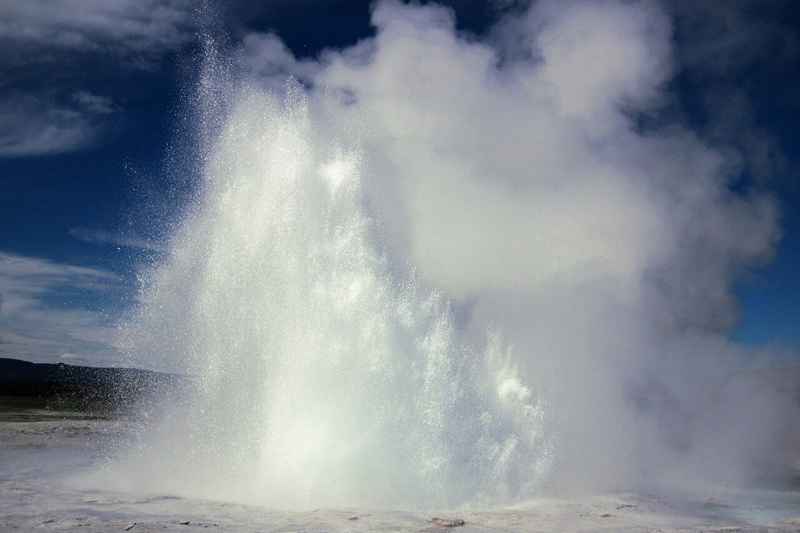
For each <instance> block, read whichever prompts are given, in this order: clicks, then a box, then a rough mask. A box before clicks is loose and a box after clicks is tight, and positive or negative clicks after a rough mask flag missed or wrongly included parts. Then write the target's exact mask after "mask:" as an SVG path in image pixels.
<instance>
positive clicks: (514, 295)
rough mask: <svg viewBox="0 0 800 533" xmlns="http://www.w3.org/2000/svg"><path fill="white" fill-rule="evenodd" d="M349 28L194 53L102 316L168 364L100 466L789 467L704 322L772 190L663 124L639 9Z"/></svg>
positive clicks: (779, 418) (366, 500)
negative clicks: (135, 233) (190, 175)
mask: <svg viewBox="0 0 800 533" xmlns="http://www.w3.org/2000/svg"><path fill="white" fill-rule="evenodd" d="M372 20H373V24H374V26H375V27H376V35H375V37H374V38H370V39H367V40H365V41H362V42H360V43H358V44H356V45H354V46H352V47H350V48H347V49H344V50H340V51H330V50H329V51H327V52H326V53H324V54H322V55H321V56H320V58H319V59H317V60H310V59H304V60H300V59H297V58H295V57H294V56H292V54H291V53H290V52H289V51H288V50H287V49H286V48H285V47H284V46H283V44H282V43H281V42H280V41H279V39H278V38H277V37H275V36H274V35H249V36H247V37H246V38H245V39H244V40H243V43H242V45H241V47H238V48H236V49H235V50H232V51H230V55H229V56H226V58H227V59H226V61H221V60H219V59H213V58H212V59H209V61H208V63H207V69H206V71H205V75H204V76H203V78H202V80H201V91H200V92H201V95H202V98H201V101H202V102H201V106H200V107H201V108H203V109H204V114H202V116H201V120H199V125H200V130H201V137H203V147H202V149H201V152H202V156H203V158H202V164H201V165H200V166H201V167H202V172H201V174H202V183H201V185H200V186H199V187H198V192H197V195H196V198H195V201H194V202H193V203H192V205H191V206H190V208H189V209H188V210H187V212H186V213H185V215H184V217H183V219H182V220H181V222H180V224H179V225H178V227H177V230H176V231H175V232H174V233H173V235H172V236H171V239H170V242H169V249H168V252H167V253H166V254H165V256H164V258H163V259H162V260H161V261H160V262H159V264H157V265H155V266H154V267H153V268H152V269H151V270H149V271H146V272H145V273H144V275H143V280H144V283H143V289H142V294H141V298H140V299H141V302H140V305H139V308H138V310H137V312H136V314H135V316H133V317H132V319H131V320H130V322H129V324H128V325H127V326H126V327H125V328H123V335H122V340H123V341H124V344H125V346H126V347H127V349H128V350H129V352H130V354H131V356H132V357H133V358H134V360H133V361H132V363H133V364H139V365H145V366H156V367H159V368H165V369H171V370H176V371H179V372H182V373H185V374H187V375H189V376H191V377H192V379H193V380H194V384H195V385H194V386H193V388H192V390H191V392H190V393H187V394H186V395H184V396H181V397H179V398H177V399H173V400H171V401H170V402H168V403H170V405H168V406H167V407H166V408H163V409H161V411H163V414H159V415H158V416H155V417H154V418H155V420H152V421H151V423H149V424H148V426H147V427H146V428H145V430H144V431H143V432H142V437H141V440H140V442H138V443H137V444H136V445H135V446H133V447H132V448H131V449H129V450H125V451H124V453H121V454H120V459H118V460H116V461H115V462H114V464H113V465H112V466H111V467H110V468H111V469H112V472H117V473H120V472H121V473H122V475H115V476H112V477H114V479H115V481H116V482H117V483H120V484H123V485H127V486H131V487H133V488H136V489H139V490H142V489H146V490H154V491H159V492H170V493H176V494H185V495H192V496H201V497H208V498H218V499H226V500H235V501H246V502H256V503H264V504H268V505H271V506H278V507H299V508H309V507H311V508H317V507H322V506H345V505H347V506H383V507H395V508H396V507H441V506H449V505H456V504H461V503H491V502H504V501H511V500H517V499H520V498H526V497H529V496H532V495H535V494H537V493H539V492H538V491H539V489H542V488H554V489H558V490H571V489H581V490H585V489H589V490H613V489H625V490H629V489H633V490H636V489H641V488H642V487H647V488H648V490H649V489H652V488H654V486H655V485H658V486H659V487H663V486H664V485H666V484H669V483H672V484H675V485H677V486H680V487H687V486H689V485H692V484H694V483H698V482H702V483H709V482H712V481H713V482H717V481H724V482H726V483H728V482H730V483H733V482H735V483H742V482H747V481H748V480H750V479H752V477H753V475H754V474H761V473H762V472H763V471H764V467H765V466H768V467H770V468H771V467H775V471H778V472H786V471H787V470H786V469H785V468H784V467H785V464H784V462H783V459H784V458H783V457H782V456H781V453H783V448H781V445H780V442H781V440H780V433H781V431H783V429H782V428H784V427H786V424H785V423H784V422H785V421H786V420H789V419H790V416H791V414H792V413H796V412H797V406H796V404H794V403H792V401H791V400H790V399H787V398H788V397H784V396H781V395H779V394H776V393H773V392H774V391H771V390H769V389H768V388H766V389H765V388H763V387H762V388H759V386H754V385H753V384H752V383H751V382H749V381H747V380H746V379H745V380H739V379H738V378H737V376H738V375H739V372H740V371H741V370H742V369H743V368H747V366H748V365H750V364H751V362H752V360H753V358H754V357H753V356H754V354H753V353H751V352H750V351H748V350H747V349H745V348H742V347H741V346H738V345H736V344H735V343H733V342H731V341H730V340H729V338H728V333H729V332H730V330H731V328H732V326H733V325H734V324H735V317H736V301H735V297H734V293H733V290H732V285H733V282H734V280H735V279H736V277H737V275H739V274H740V273H741V272H742V271H744V270H746V269H747V268H749V267H750V266H751V265H753V264H757V263H758V262H759V261H762V260H764V259H765V258H768V257H769V256H770V254H771V253H772V250H773V247H774V244H775V242H776V239H777V234H778V232H777V222H776V220H777V214H776V208H775V205H774V202H773V201H772V198H771V197H770V195H769V194H767V193H765V192H764V191H761V190H759V189H758V188H757V187H755V186H753V187H751V188H749V189H747V190H736V188H735V187H732V186H731V183H734V180H735V179H737V168H736V165H735V164H734V163H735V161H734V158H730V157H728V153H729V152H726V151H725V150H720V149H718V148H717V147H714V146H711V145H709V144H707V143H705V142H704V141H703V140H702V139H701V138H700V137H699V136H698V135H697V134H696V133H695V132H693V131H692V130H691V129H689V128H688V127H686V126H685V125H683V124H681V123H680V121H679V120H678V119H675V120H668V116H667V115H666V114H665V115H664V116H662V115H660V114H659V110H660V109H662V107H660V106H663V105H664V102H665V101H669V98H665V97H664V95H665V92H666V88H665V87H666V82H667V81H668V80H669V79H670V76H671V65H672V57H671V48H670V46H671V45H670V43H671V41H670V38H671V37H670V21H669V18H668V17H667V16H666V14H665V13H664V12H663V11H662V10H660V9H659V8H658V6H657V5H656V4H655V3H652V2H627V1H612V0H608V1H602V2H601V1H597V2H594V1H591V2H580V1H578V2H555V1H546V0H542V1H540V2H536V3H533V5H532V6H531V8H530V9H529V10H528V11H527V12H525V13H516V12H515V13H512V14H511V15H509V16H508V17H507V18H506V19H504V20H502V21H501V22H500V24H499V25H498V27H497V28H496V31H495V32H494V33H491V34H490V35H491V36H492V37H491V40H489V39H487V40H485V41H483V40H480V39H477V38H472V37H471V38H464V37H463V36H461V35H459V34H458V32H457V31H456V30H455V24H454V20H453V17H452V14H451V13H450V12H449V11H447V10H445V9H442V8H438V7H432V6H407V5H401V4H399V3H396V2H382V3H379V4H378V5H377V6H376V8H375V10H374V12H373V18H372ZM500 37H503V38H500ZM292 76H293V77H294V78H295V79H298V80H300V81H299V82H290V83H289V84H288V86H287V85H286V79H287V78H290V77H292ZM648 113H650V118H652V119H653V120H640V118H642V116H643V115H645V114H648ZM740 189H741V188H740ZM731 384H734V386H731Z"/></svg>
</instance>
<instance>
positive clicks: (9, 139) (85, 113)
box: [0, 91, 114, 157]
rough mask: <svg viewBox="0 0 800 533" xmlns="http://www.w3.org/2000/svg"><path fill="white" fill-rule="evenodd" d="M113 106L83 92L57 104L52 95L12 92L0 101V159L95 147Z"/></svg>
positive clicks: (105, 100)
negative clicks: (0, 124)
mask: <svg viewBox="0 0 800 533" xmlns="http://www.w3.org/2000/svg"><path fill="white" fill-rule="evenodd" d="M113 112H114V106H113V103H112V101H111V100H110V99H109V98H106V97H103V96H99V95H95V94H92V93H89V92H86V91H80V92H77V93H74V94H73V95H72V96H71V97H70V98H68V99H66V101H61V102H59V101H58V100H57V99H56V98H54V97H53V96H52V95H46V94H45V95H36V94H24V93H19V92H16V93H12V94H10V95H7V96H6V98H4V99H3V101H2V102H0V121H2V123H3V131H2V132H0V157H29V156H41V155H50V154H59V153H64V152H72V151H76V150H80V149H83V148H86V147H88V146H91V145H93V144H95V143H96V142H97V140H98V136H99V135H100V134H101V133H102V131H103V129H104V126H105V125H106V124H107V121H108V118H109V115H111V114H112V113H113Z"/></svg>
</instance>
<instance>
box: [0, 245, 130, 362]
mask: <svg viewBox="0 0 800 533" xmlns="http://www.w3.org/2000/svg"><path fill="white" fill-rule="evenodd" d="M121 288H122V280H121V279H120V278H119V276H117V275H116V274H113V273H111V272H108V271H105V270H100V269H95V268H87V267H82V266H76V265H70V264H66V263H59V262H55V261H50V260H47V259H41V258H37V257H28V256H23V255H17V254H13V253H6V252H0V357H17V358H21V359H28V360H34V361H49V362H53V361H58V360H62V359H70V360H71V361H72V362H86V363H91V364H97V365H108V364H114V363H117V362H118V358H119V354H118V353H117V351H116V349H115V348H114V338H115V328H114V325H113V321H112V319H111V317H109V316H108V314H106V313H104V312H102V311H100V310H98V309H97V308H98V305H97V302H101V301H103V299H104V297H107V296H108V295H109V294H111V293H114V292H118V291H119V290H120V289H121ZM87 300H88V301H92V302H93V303H94V305H90V304H88V303H83V304H81V303H79V302H81V301H84V302H85V301H87ZM99 307H102V306H99Z"/></svg>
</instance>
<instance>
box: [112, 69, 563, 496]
mask: <svg viewBox="0 0 800 533" xmlns="http://www.w3.org/2000/svg"><path fill="white" fill-rule="evenodd" d="M234 101H235V104H234V106H233V108H232V109H231V110H230V114H229V116H228V118H227V119H226V121H225V124H224V127H223V131H222V133H221V135H220V138H219V139H218V140H217V142H216V143H215V144H214V147H213V150H212V153H211V156H210V157H209V159H208V161H207V165H206V170H205V172H206V174H205V175H206V181H205V184H204V191H203V194H202V201H201V203H200V204H199V205H198V206H196V209H195V210H194V211H193V212H192V213H191V214H190V215H189V216H188V219H187V221H186V223H185V226H184V227H183V228H182V230H181V231H180V232H179V234H178V235H177V236H176V237H175V239H174V241H173V243H172V250H171V254H170V257H169V259H168V260H167V261H166V262H165V263H164V264H163V265H161V266H160V267H159V268H158V269H156V270H155V272H154V273H153V276H154V277H153V279H151V280H150V282H149V284H148V289H147V290H146V291H145V292H144V296H143V299H144V301H143V302H142V312H141V315H140V316H139V317H138V321H137V322H136V325H135V327H131V329H130V330H129V331H128V335H129V337H128V338H129V339H133V341H132V342H133V346H134V347H135V349H136V350H137V354H138V355H140V356H141V355H145V354H147V355H155V356H157V357H160V358H161V362H162V364H164V363H175V364H177V365H178V368H180V369H181V370H182V371H185V372H187V373H188V374H190V375H192V376H197V378H198V384H197V388H198V390H197V391H195V392H194V393H193V394H191V395H190V396H189V397H188V398H185V399H184V401H183V402H181V404H180V405H176V406H175V408H174V409H173V410H170V412H169V414H168V415H167V419H166V420H165V421H163V422H162V423H161V425H159V426H157V427H155V428H153V429H151V431H154V434H153V435H152V437H148V438H147V439H146V445H145V446H143V447H142V448H141V449H140V450H139V454H141V455H139V454H136V453H135V454H133V456H132V458H131V460H133V461H138V460H144V461H147V462H148V463H150V465H149V466H148V467H147V468H146V470H142V472H145V471H146V472H148V474H147V476H148V477H150V476H151V475H152V474H151V473H152V472H154V471H155V472H156V473H157V474H156V475H155V476H154V477H153V478H152V485H150V488H152V489H158V490H162V491H163V490H168V491H174V492H177V493H179V494H191V495H195V496H204V497H211V498H222V499H234V500H237V501H250V502H259V503H266V504H271V505H279V506H292V507H313V506H319V505H373V506H378V505H401V506H417V505H425V506H431V505H445V504H452V503H455V502H461V501H464V500H466V499H470V500H475V499H478V500H481V499H484V498H485V499H495V498H498V497H506V496H507V495H510V494H516V493H519V492H521V491H522V492H526V493H528V492H530V490H531V488H532V487H533V486H534V485H535V484H536V483H537V482H538V481H540V479H541V475H542V474H543V472H544V470H545V468H546V465H547V461H548V457H549V454H548V449H547V441H546V439H545V433H544V429H543V425H544V417H545V410H544V408H543V405H542V403H541V401H540V399H539V398H538V397H537V395H536V393H535V391H532V390H530V389H528V388H526V387H525V386H524V385H523V384H522V383H520V381H519V378H518V377H517V376H516V374H515V369H514V368H513V366H512V362H511V360H510V354H509V353H508V351H507V349H506V348H504V346H503V344H502V342H501V340H500V339H499V337H497V338H495V339H494V340H493V341H492V342H491V343H490V344H489V345H488V347H487V351H485V352H483V351H482V352H480V353H479V352H475V351H472V350H471V349H470V348H468V347H467V346H465V345H462V343H461V342H460V341H459V340H458V338H457V336H456V335H454V332H453V317H452V314H451V313H450V310H449V309H448V305H447V303H446V301H445V300H443V298H442V297H441V296H440V295H439V294H437V293H435V292H426V291H423V290H420V289H419V288H418V287H417V286H416V284H415V283H414V280H413V279H406V280H398V279H397V277H396V276H393V275H392V274H391V273H390V269H389V266H388V265H387V261H386V259H385V257H384V255H383V254H382V252H381V250H380V249H379V248H378V247H377V246H376V244H375V243H374V242H373V238H372V237H371V233H372V231H373V228H372V225H373V224H372V222H371V220H370V219H369V218H368V217H367V216H366V215H365V214H364V209H363V207H362V202H363V198H362V191H361V177H360V167H361V165H360V161H359V159H360V156H359V152H358V150H357V149H356V148H353V147H347V146H345V145H337V144H335V143H329V142H326V141H324V140H320V139H319V138H318V136H317V135H316V134H315V132H314V129H313V126H312V122H311V120H310V118H309V113H308V104H307V102H306V100H305V97H304V96H303V93H302V89H300V88H299V87H298V86H296V85H295V86H292V87H290V89H289V91H288V95H287V97H286V98H285V99H284V100H283V101H281V100H280V99H278V98H276V97H275V96H273V95H271V94H270V93H268V92H263V91H258V90H254V89H244V90H242V92H241V93H238V94H237V96H236V97H235V98H234ZM153 463H154V464H155V465H157V466H155V467H154V465H153ZM131 470H136V469H131ZM132 475H133V474H130V473H129V474H126V477H127V478H128V479H129V481H130V480H131V476H132ZM133 477H134V478H135V477H136V476H135V475H133ZM142 481H144V480H140V479H134V482H135V483H139V482H142ZM144 486H148V485H147V484H146V483H145V485H144Z"/></svg>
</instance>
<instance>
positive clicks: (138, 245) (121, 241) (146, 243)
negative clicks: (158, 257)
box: [69, 228, 166, 252]
mask: <svg viewBox="0 0 800 533" xmlns="http://www.w3.org/2000/svg"><path fill="white" fill-rule="evenodd" d="M69 234H70V236H71V237H73V238H75V239H78V240H80V241H83V242H88V243H91V244H109V245H113V246H122V247H125V248H134V249H138V250H149V251H151V252H163V251H165V249H166V248H165V247H164V246H162V245H160V244H158V243H156V242H153V241H150V240H147V239H143V238H140V237H135V236H134V237H130V236H125V235H119V234H117V233H112V232H110V231H105V230H98V229H89V228H71V229H70V230H69Z"/></svg>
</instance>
